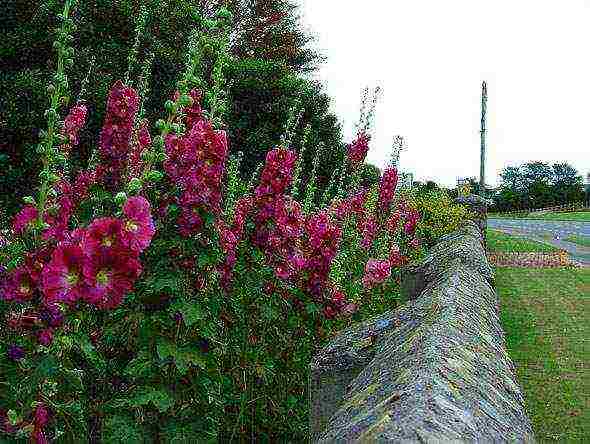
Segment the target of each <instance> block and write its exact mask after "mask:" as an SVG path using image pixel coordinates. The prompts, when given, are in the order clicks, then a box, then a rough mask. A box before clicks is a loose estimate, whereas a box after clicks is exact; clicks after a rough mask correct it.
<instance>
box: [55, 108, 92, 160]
mask: <svg viewBox="0 0 590 444" xmlns="http://www.w3.org/2000/svg"><path fill="white" fill-rule="evenodd" d="M86 113H87V110H86V106H84V105H82V104H77V105H75V106H74V107H72V109H71V110H70V113H69V114H68V115H67V116H66V118H65V119H64V127H63V133H64V134H65V135H67V136H68V138H69V142H67V143H64V144H63V145H62V146H61V148H62V149H63V150H64V151H66V152H68V151H70V149H71V148H72V147H73V146H76V145H78V132H79V131H80V129H81V128H82V127H83V126H84V123H85V122H86Z"/></svg>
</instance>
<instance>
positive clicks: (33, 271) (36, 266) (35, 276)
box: [23, 246, 53, 286]
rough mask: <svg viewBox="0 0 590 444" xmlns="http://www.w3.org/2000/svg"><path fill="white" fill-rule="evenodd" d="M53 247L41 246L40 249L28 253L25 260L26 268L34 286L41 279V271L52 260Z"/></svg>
mask: <svg viewBox="0 0 590 444" xmlns="http://www.w3.org/2000/svg"><path fill="white" fill-rule="evenodd" d="M52 253H53V248H52V247H51V246H46V247H41V248H39V249H38V250H35V251H33V252H30V253H27V254H26V255H25V260H24V264H23V266H24V269H25V270H26V271H27V273H28V274H29V277H30V279H31V282H32V283H33V285H34V286H36V285H38V284H39V283H40V281H41V273H42V272H43V268H45V265H46V264H47V263H48V262H49V261H50V260H51V254H52Z"/></svg>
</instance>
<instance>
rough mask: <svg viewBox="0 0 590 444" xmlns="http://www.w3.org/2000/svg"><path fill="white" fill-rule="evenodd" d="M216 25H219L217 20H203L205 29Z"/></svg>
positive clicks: (213, 27)
mask: <svg viewBox="0 0 590 444" xmlns="http://www.w3.org/2000/svg"><path fill="white" fill-rule="evenodd" d="M216 26H217V21H216V20H211V19H205V20H203V27H204V28H205V29H215V27H216Z"/></svg>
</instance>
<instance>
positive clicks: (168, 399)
mask: <svg viewBox="0 0 590 444" xmlns="http://www.w3.org/2000/svg"><path fill="white" fill-rule="evenodd" d="M174 402H175V401H174V398H173V397H172V396H171V395H170V394H169V393H168V392H167V391H165V390H163V389H156V388H153V387H143V388H141V389H138V391H137V393H136V395H135V396H134V397H133V398H132V399H130V400H129V405H131V406H133V407H139V406H144V405H148V404H150V403H151V404H153V405H154V406H155V407H156V408H157V409H158V410H159V411H160V412H161V413H163V412H165V411H166V410H168V409H169V408H171V407H172V406H173V405H174Z"/></svg>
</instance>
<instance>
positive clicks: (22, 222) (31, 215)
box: [12, 205, 39, 235]
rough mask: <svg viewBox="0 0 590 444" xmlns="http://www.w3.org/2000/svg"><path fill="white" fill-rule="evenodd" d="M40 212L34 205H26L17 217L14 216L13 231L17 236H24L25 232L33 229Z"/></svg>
mask: <svg viewBox="0 0 590 444" xmlns="http://www.w3.org/2000/svg"><path fill="white" fill-rule="evenodd" d="M38 216H39V212H38V211H37V208H35V207H34V206H32V205H25V206H24V207H23V209H22V210H20V211H19V212H18V213H17V214H16V216H14V219H13V222H12V230H13V231H14V233H15V234H17V235H18V234H22V233H23V232H24V231H25V230H27V229H29V228H30V227H31V224H32V223H33V222H34V221H35V219H37V217H38Z"/></svg>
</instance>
